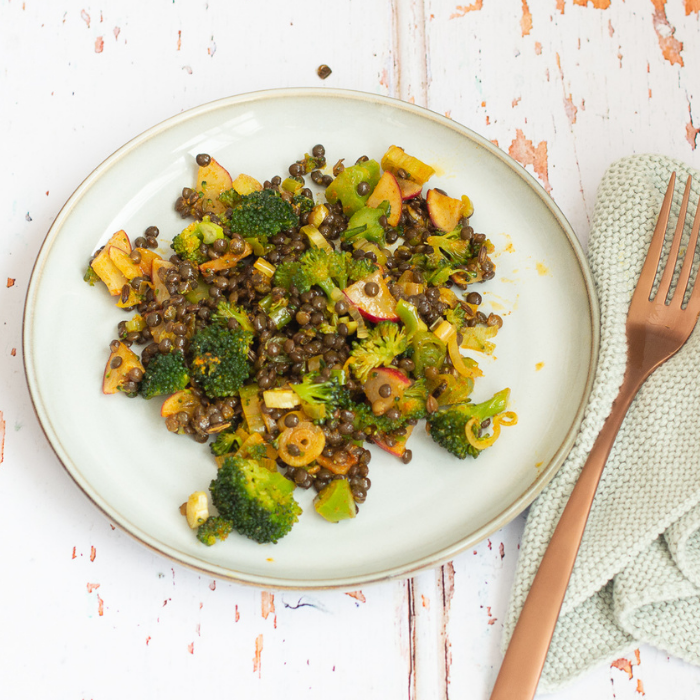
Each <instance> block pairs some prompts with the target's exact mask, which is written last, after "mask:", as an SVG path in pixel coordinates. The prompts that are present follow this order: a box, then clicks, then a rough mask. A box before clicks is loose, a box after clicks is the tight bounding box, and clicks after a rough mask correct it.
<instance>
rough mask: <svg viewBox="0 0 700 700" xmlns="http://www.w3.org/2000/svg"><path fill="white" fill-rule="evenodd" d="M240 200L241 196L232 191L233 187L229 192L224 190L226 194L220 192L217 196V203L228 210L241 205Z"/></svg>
mask: <svg viewBox="0 0 700 700" xmlns="http://www.w3.org/2000/svg"><path fill="white" fill-rule="evenodd" d="M242 199H243V195H242V194H239V193H238V192H236V190H234V189H233V187H232V188H231V189H230V190H226V192H222V193H221V194H220V195H219V201H220V202H221V203H222V204H223V205H224V206H225V207H227V208H229V209H233V207H237V206H238V205H239V204H240V203H241V200H242Z"/></svg>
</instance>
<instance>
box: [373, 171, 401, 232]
mask: <svg viewBox="0 0 700 700" xmlns="http://www.w3.org/2000/svg"><path fill="white" fill-rule="evenodd" d="M402 201H403V197H402V196H401V188H400V187H399V183H398V182H397V181H396V178H395V177H394V175H392V174H391V173H389V172H385V173H383V174H382V176H381V177H380V178H379V182H378V183H377V186H376V187H375V188H374V191H373V192H372V194H371V195H370V196H369V199H368V200H367V205H366V206H368V207H373V208H376V207H378V206H379V205H380V204H381V203H382V202H389V206H390V207H391V209H390V210H389V211H390V213H389V216H387V218H386V220H387V223H388V224H389V226H398V223H399V221H401V202H402Z"/></svg>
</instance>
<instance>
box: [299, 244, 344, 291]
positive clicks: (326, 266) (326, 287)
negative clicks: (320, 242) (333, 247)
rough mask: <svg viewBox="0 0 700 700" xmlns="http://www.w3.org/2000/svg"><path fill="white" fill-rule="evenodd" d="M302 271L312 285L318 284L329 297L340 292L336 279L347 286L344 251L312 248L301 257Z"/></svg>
mask: <svg viewBox="0 0 700 700" xmlns="http://www.w3.org/2000/svg"><path fill="white" fill-rule="evenodd" d="M299 265H300V269H301V272H302V273H303V275H304V276H305V278H306V279H307V280H308V282H309V284H311V285H314V284H316V285H318V286H319V287H320V288H321V289H322V290H323V291H324V292H325V293H326V296H327V297H328V298H329V299H331V300H332V299H333V297H334V294H337V293H338V288H337V287H336V285H335V284H334V280H335V281H336V282H337V283H338V284H340V285H341V286H342V287H345V286H347V271H346V259H345V254H344V253H338V252H333V253H327V252H326V251H325V250H321V249H320V248H310V249H309V250H307V251H306V252H305V253H304V254H303V255H302V256H301V257H300V258H299Z"/></svg>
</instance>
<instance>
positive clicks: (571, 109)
mask: <svg viewBox="0 0 700 700" xmlns="http://www.w3.org/2000/svg"><path fill="white" fill-rule="evenodd" d="M564 111H565V112H566V116H567V117H568V118H569V124H575V123H576V114H577V113H578V108H577V107H576V105H575V104H574V101H573V100H572V99H571V93H569V96H568V97H565V98H564Z"/></svg>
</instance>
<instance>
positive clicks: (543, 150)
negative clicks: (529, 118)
mask: <svg viewBox="0 0 700 700" xmlns="http://www.w3.org/2000/svg"><path fill="white" fill-rule="evenodd" d="M508 155H509V156H510V157H511V158H515V160H517V161H518V163H520V164H521V165H522V166H528V165H531V166H532V167H533V168H534V170H535V174H536V175H537V176H538V177H539V178H540V180H542V184H543V186H544V189H545V190H546V191H547V193H550V192H551V191H552V186H551V185H550V183H549V165H548V162H547V142H546V141H540V143H538V144H537V146H535V145H534V143H533V142H532V141H530V140H529V139H526V138H525V134H524V133H523V132H522V130H521V129H516V130H515V138H514V139H513V142H512V143H511V144H510V146H509V147H508Z"/></svg>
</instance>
